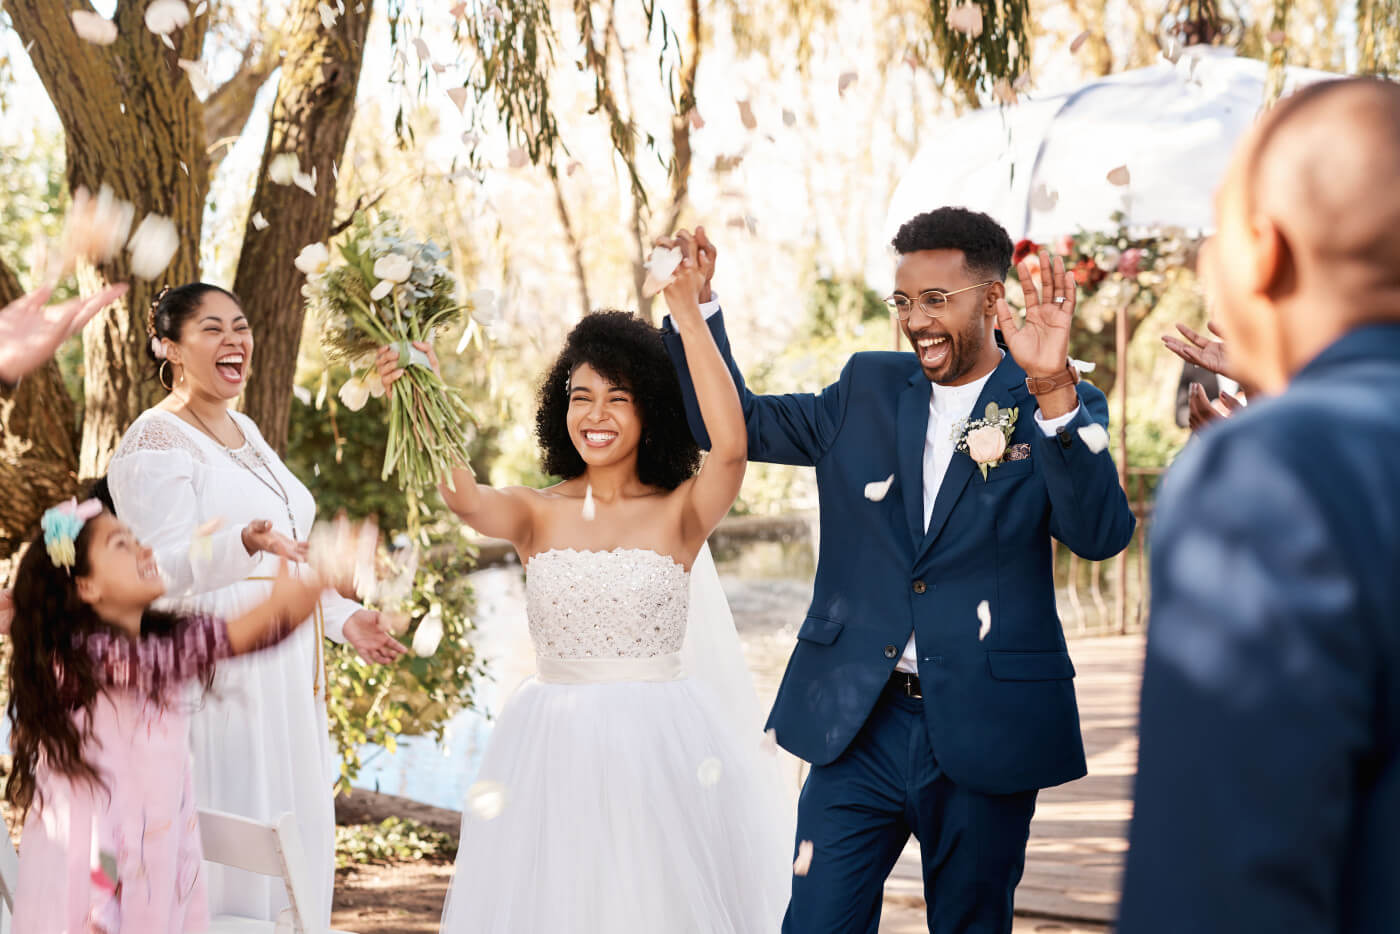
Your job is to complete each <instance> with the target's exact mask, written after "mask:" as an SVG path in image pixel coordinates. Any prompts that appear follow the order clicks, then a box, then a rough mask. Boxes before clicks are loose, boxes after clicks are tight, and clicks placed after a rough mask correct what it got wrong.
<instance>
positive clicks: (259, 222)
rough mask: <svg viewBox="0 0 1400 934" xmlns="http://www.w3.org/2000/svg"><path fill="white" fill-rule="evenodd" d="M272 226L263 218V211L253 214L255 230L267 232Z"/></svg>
mask: <svg viewBox="0 0 1400 934" xmlns="http://www.w3.org/2000/svg"><path fill="white" fill-rule="evenodd" d="M270 226H271V225H270V224H269V223H268V222H267V218H265V217H263V216H262V211H257V212H255V213H254V214H253V229H254V230H266V229H267V228H268V227H270Z"/></svg>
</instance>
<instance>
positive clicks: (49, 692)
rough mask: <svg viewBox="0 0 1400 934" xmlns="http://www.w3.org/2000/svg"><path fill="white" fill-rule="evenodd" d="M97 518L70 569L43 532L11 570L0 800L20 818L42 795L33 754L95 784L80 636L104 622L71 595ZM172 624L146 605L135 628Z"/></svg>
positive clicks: (88, 672)
mask: <svg viewBox="0 0 1400 934" xmlns="http://www.w3.org/2000/svg"><path fill="white" fill-rule="evenodd" d="M96 522H97V519H96V518H93V519H91V520H89V521H88V522H87V523H86V524H84V525H83V529H82V531H81V532H79V533H78V538H77V540H76V541H75V542H74V551H75V553H76V556H77V560H76V561H75V562H74V564H73V568H72V573H71V574H70V573H69V572H68V570H65V569H64V568H61V567H57V566H55V565H54V563H53V561H52V560H50V558H49V555H48V552H47V551H45V549H44V533H43V532H42V531H40V532H39V533H37V534H36V535H35V536H34V538H32V539H31V540H30V542H29V545H28V549H27V550H26V551H25V553H24V557H23V558H22V559H21V560H20V563H19V570H18V571H17V572H16V574H15V587H14V613H15V617H14V622H13V623H12V624H11V627H10V647H11V656H10V671H9V691H10V700H9V704H8V707H7V710H8V713H9V715H10V723H11V732H10V748H11V750H12V751H13V753H14V766H13V768H12V769H11V770H10V777H9V779H8V780H7V781H6V783H5V799H6V800H7V801H9V803H10V805H11V806H13V807H14V808H15V809H16V810H18V811H19V813H20V819H21V820H23V819H24V814H25V813H26V812H27V811H28V810H29V807H30V805H31V804H33V803H34V801H35V799H36V796H40V797H41V795H40V790H39V787H38V784H37V772H38V767H39V762H40V760H42V761H43V762H44V764H45V767H46V768H47V770H48V771H50V772H53V773H56V774H59V775H63V776H65V777H67V778H68V779H69V780H70V781H75V782H77V781H91V782H94V783H95V784H97V785H99V786H101V785H102V779H101V777H100V776H99V775H98V774H97V770H96V769H94V768H93V767H92V765H91V764H90V763H88V762H87V761H86V760H85V759H84V758H83V743H84V742H85V741H86V740H87V739H89V738H90V737H91V736H92V721H91V716H90V715H91V712H92V708H93V706H94V705H95V703H96V701H97V698H98V695H99V694H101V692H102V686H101V684H100V683H99V682H98V678H97V671H96V666H95V665H94V664H93V661H92V658H91V656H89V655H88V654H87V651H86V650H85V649H84V647H83V645H82V637H83V636H84V635H86V634H88V633H92V632H97V631H99V630H102V629H108V628H110V627H109V626H108V624H107V623H105V622H103V621H102V620H101V619H100V618H99V617H98V615H97V614H96V613H95V612H94V611H93V609H92V607H91V606H89V605H88V604H86V603H84V602H83V601H82V599H81V598H80V597H79V596H78V584H77V579H78V578H79V577H83V576H85V575H87V574H88V573H89V572H90V571H91V565H90V564H89V562H88V551H89V548H90V546H91V544H92V535H93V527H94V525H95V523H96ZM178 622H179V619H178V617H175V616H172V615H170V614H168V613H160V612H156V611H154V610H149V609H148V610H147V611H146V613H145V614H144V615H143V616H142V618H141V631H142V632H143V633H168V632H170V631H172V630H173V629H174V628H175V626H176V625H177V623H178Z"/></svg>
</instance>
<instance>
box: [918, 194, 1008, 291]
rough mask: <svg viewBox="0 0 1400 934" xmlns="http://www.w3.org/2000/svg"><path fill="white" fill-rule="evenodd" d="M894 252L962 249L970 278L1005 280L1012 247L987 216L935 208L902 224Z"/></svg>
mask: <svg viewBox="0 0 1400 934" xmlns="http://www.w3.org/2000/svg"><path fill="white" fill-rule="evenodd" d="M891 245H892V246H893V247H894V249H895V252H896V253H898V254H899V255H901V256H903V255H905V254H906V253H918V252H920V251H922V250H962V254H963V261H964V262H965V263H966V264H967V268H968V271H969V272H971V273H972V274H973V275H980V276H986V277H987V278H989V279H997V280H1000V281H1005V280H1006V272H1007V270H1008V269H1010V268H1011V254H1012V252H1013V250H1014V247H1013V246H1012V244H1011V237H1010V235H1009V234H1007V232H1006V228H1005V227H1002V226H1001V225H1000V224H998V223H997V222H996V221H995V220H994V219H992V218H991V217H990V216H989V215H986V214H982V213H980V212H978V211H969V210H968V209H967V208H948V207H944V208H937V209H936V210H933V211H925V212H924V213H923V214H919V215H917V216H916V217H913V218H911V219H909V220H907V221H905V222H904V224H903V226H901V227H900V228H899V231H898V233H896V234H895V235H894V240H893V241H892V243H891Z"/></svg>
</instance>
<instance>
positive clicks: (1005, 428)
mask: <svg viewBox="0 0 1400 934" xmlns="http://www.w3.org/2000/svg"><path fill="white" fill-rule="evenodd" d="M1019 411H1020V410H1019V409H1003V408H1000V407H999V406H998V405H997V404H996V403H995V402H988V403H987V409H986V411H985V413H983V416H982V417H981V418H973V419H967V418H965V419H963V420H962V421H960V422H958V423H957V424H956V425H954V426H953V441H954V442H955V443H956V444H957V446H958V450H959V451H962V452H963V453H964V454H966V455H967V456H968V457H971V458H972V461H973V463H975V464H976V465H977V468H978V469H979V470H981V471H982V479H983V480H986V479H987V471H988V470H990V469H991V468H993V467H996V466H997V465H999V464H1000V463H1001V462H1002V461H1003V460H1004V459H1005V455H1006V446H1007V445H1008V444H1010V443H1011V433H1012V432H1013V431H1015V429H1016V415H1017V413H1018V412H1019Z"/></svg>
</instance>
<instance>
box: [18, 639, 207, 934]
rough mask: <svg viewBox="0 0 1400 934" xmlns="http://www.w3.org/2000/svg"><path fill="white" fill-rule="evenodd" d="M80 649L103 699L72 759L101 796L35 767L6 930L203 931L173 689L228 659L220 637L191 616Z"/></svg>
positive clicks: (186, 756) (184, 744)
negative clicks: (163, 631) (165, 629)
mask: <svg viewBox="0 0 1400 934" xmlns="http://www.w3.org/2000/svg"><path fill="white" fill-rule="evenodd" d="M84 644H85V646H86V648H87V650H88V652H89V653H91V655H92V657H93V660H94V662H95V663H96V671H97V677H98V679H99V680H100V681H102V682H103V683H104V684H105V685H106V690H105V691H104V692H103V693H102V694H100V695H99V696H98V699H97V701H96V703H95V704H94V705H93V708H92V712H91V722H92V726H93V730H92V735H91V737H90V738H89V739H88V741H87V743H86V744H85V747H84V750H83V755H84V757H85V758H86V760H87V761H88V762H89V763H91V764H92V765H93V766H94V767H95V768H96V769H97V771H98V774H100V775H101V776H102V779H103V783H104V784H105V786H106V787H105V788H101V787H97V786H94V785H92V784H91V783H89V782H83V781H76V782H70V781H69V780H68V779H67V778H65V777H63V776H60V775H55V774H53V773H50V772H48V771H47V770H46V768H45V767H44V765H43V763H42V762H41V764H40V766H39V774H38V789H39V795H40V796H42V797H36V800H35V803H34V805H33V806H32V807H31V808H30V809H29V814H28V816H27V818H26V819H25V822H24V834H23V837H22V838H21V840H20V854H19V886H18V889H19V897H18V899H17V900H16V902H15V918H14V921H15V931H17V932H19V931H23V932H25V934H117V932H122V934H177V932H185V931H202V930H204V929H205V928H207V927H208V925H209V914H208V910H207V908H206V906H205V893H204V880H203V878H201V876H200V859H201V849H200V845H199V822H198V814H197V812H196V809H195V800H194V790H193V784H192V780H191V775H190V743H189V712H188V711H187V710H186V709H184V704H182V703H181V702H180V701H179V697H180V690H179V689H180V686H181V685H182V684H183V683H184V682H186V681H188V680H190V679H192V678H199V677H202V676H204V675H206V674H207V673H208V672H209V671H210V669H212V668H213V666H214V664H215V663H216V662H217V661H219V660H220V659H223V658H227V657H229V655H231V654H232V653H231V650H230V647H229V640H228V627H227V626H226V625H225V624H224V622H223V621H222V620H219V619H214V618H212V617H208V616H194V617H190V618H188V619H185V620H183V621H182V622H181V623H180V624H179V625H178V627H177V628H176V629H175V630H174V631H173V632H172V633H170V634H168V635H162V636H143V637H142V638H140V639H139V640H135V639H131V638H128V637H126V636H124V635H122V634H120V633H117V632H103V633H95V634H92V635H89V636H87V637H86V639H85V643H84ZM104 867H105V868H104ZM113 872H115V876H116V878H115V880H112V879H110V878H109V876H110V874H111V873H113ZM113 882H115V885H114V884H113Z"/></svg>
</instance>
